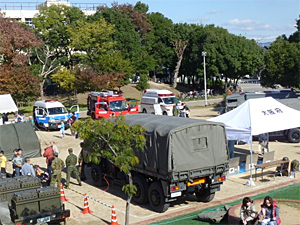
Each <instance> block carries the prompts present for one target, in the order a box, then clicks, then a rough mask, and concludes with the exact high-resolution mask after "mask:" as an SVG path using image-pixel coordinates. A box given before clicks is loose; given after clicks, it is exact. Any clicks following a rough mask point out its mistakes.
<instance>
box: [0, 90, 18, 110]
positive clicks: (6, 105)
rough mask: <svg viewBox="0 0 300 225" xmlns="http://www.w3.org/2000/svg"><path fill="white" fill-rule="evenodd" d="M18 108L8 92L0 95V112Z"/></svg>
mask: <svg viewBox="0 0 300 225" xmlns="http://www.w3.org/2000/svg"><path fill="white" fill-rule="evenodd" d="M17 111H18V108H17V106H16V104H15V102H14V100H13V99H12V97H11V95H10V94H7V95H0V113H10V112H17Z"/></svg>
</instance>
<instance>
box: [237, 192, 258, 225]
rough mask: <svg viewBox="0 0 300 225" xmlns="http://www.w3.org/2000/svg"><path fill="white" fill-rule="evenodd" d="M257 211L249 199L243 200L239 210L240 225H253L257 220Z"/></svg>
mask: <svg viewBox="0 0 300 225" xmlns="http://www.w3.org/2000/svg"><path fill="white" fill-rule="evenodd" d="M257 214H258V213H257V211H256V210H255V206H254V203H253V201H251V199H250V198H249V197H245V198H244V199H243V203H242V206H241V210H240V216H241V222H240V224H242V225H253V224H256V220H257Z"/></svg>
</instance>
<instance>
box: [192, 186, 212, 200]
mask: <svg viewBox="0 0 300 225" xmlns="http://www.w3.org/2000/svg"><path fill="white" fill-rule="evenodd" d="M195 195H196V197H197V200H198V201H199V202H210V201H211V200H213V199H214V197H215V193H210V190H209V189H208V188H207V189H205V190H202V191H196V192H195Z"/></svg>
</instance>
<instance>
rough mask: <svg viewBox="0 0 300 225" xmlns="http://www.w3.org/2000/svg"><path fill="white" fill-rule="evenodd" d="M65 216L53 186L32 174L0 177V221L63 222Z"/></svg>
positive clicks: (9, 222) (20, 224) (27, 224)
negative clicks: (43, 184) (44, 185)
mask: <svg viewBox="0 0 300 225" xmlns="http://www.w3.org/2000/svg"><path fill="white" fill-rule="evenodd" d="M68 217H70V210H68V209H65V208H64V204H63V203H62V201H61V197H60V191H59V189H57V188H56V187H52V186H48V187H41V181H40V180H39V179H38V178H35V177H32V176H21V177H15V178H3V179H0V224H3V225H6V224H18V225H25V224H26V225H29V224H37V223H50V224H51V223H53V224H60V223H64V224H66V218H68Z"/></svg>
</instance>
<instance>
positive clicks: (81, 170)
mask: <svg viewBox="0 0 300 225" xmlns="http://www.w3.org/2000/svg"><path fill="white" fill-rule="evenodd" d="M80 146H81V151H80V153H79V156H78V164H79V174H80V179H81V180H82V181H84V180H86V176H85V172H84V167H85V165H86V163H85V161H84V157H83V142H81V143H80Z"/></svg>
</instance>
